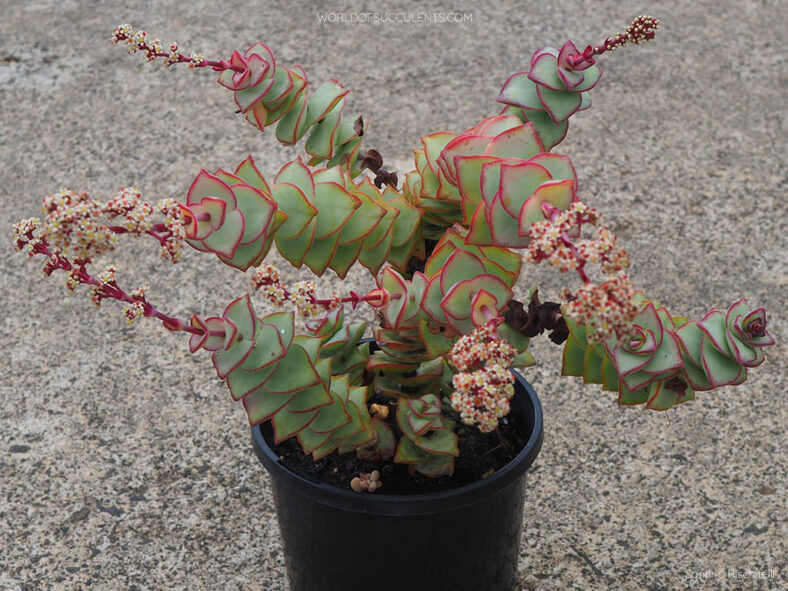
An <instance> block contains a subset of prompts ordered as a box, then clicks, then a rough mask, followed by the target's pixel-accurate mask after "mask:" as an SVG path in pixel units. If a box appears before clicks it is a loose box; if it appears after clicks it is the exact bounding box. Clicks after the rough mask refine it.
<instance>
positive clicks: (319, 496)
mask: <svg viewBox="0 0 788 591" xmlns="http://www.w3.org/2000/svg"><path fill="white" fill-rule="evenodd" d="M512 373H514V375H515V380H516V381H515V396H514V397H513V398H512V400H511V404H512V411H515V410H517V411H519V412H522V413H525V415H526V419H527V422H530V423H532V424H533V428H532V429H531V433H530V435H529V437H528V440H527V442H526V444H525V446H523V449H522V450H520V453H518V454H517V456H516V457H515V458H514V459H513V460H512V461H510V462H509V463H508V464H506V465H505V466H504V467H503V468H501V469H500V470H498V471H496V472H495V473H494V474H493V475H491V476H489V477H488V478H485V479H483V480H478V481H476V482H473V483H471V484H467V485H464V486H461V487H457V488H452V489H448V490H445V491H441V492H437V493H422V494H411V495H394V494H385V493H382V494H381V493H374V494H359V493H357V492H353V491H351V490H347V489H343V488H338V487H335V486H333V485H329V484H325V483H321V482H316V481H313V480H309V479H307V478H304V477H303V476H300V475H299V474H296V473H295V472H293V471H291V470H290V469H289V468H288V467H287V466H285V465H284V464H283V463H282V462H281V461H280V460H279V458H278V457H277V455H276V454H275V453H274V452H273V450H272V449H271V448H270V447H269V446H268V443H267V442H266V441H265V438H264V437H263V432H262V429H261V427H262V424H259V425H256V426H254V427H252V445H253V447H254V451H255V453H256V454H257V457H258V458H259V459H260V462H261V463H262V464H263V466H264V467H265V468H266V470H268V472H269V473H270V475H271V477H272V478H276V479H280V480H281V481H283V482H284V483H286V484H287V486H288V487H289V488H290V490H291V491H292V492H295V493H300V494H302V495H305V496H308V497H312V498H313V499H315V500H316V501H318V502H320V503H323V504H326V505H331V506H333V507H336V508H339V509H345V510H349V511H354V512H361V513H373V514H385V515H419V514H424V513H435V512H440V511H451V510H455V509H459V508H461V507H464V506H466V505H470V504H473V503H475V502H477V501H479V500H480V499H482V498H486V497H489V496H491V495H493V494H495V493H497V492H499V491H500V490H503V489H504V488H506V487H508V486H509V485H511V484H513V483H514V482H515V481H516V480H518V479H519V478H520V477H522V476H523V475H524V474H525V472H526V471H527V470H528V468H530V466H531V464H533V462H534V460H535V459H536V456H537V455H538V454H539V450H540V449H541V448H542V440H543V437H544V424H543V417H542V405H541V404H540V403H539V398H538V397H537V396H536V392H535V391H534V389H533V387H532V386H531V384H529V383H528V382H527V381H526V379H525V378H524V377H523V376H521V375H520V374H519V373H517V372H512ZM518 386H519V388H518ZM517 390H522V394H520V393H519V392H517Z"/></svg>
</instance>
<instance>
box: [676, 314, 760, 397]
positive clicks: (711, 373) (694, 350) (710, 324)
mask: <svg viewBox="0 0 788 591" xmlns="http://www.w3.org/2000/svg"><path fill="white" fill-rule="evenodd" d="M676 332H677V334H678V336H679V338H680V340H681V344H682V348H683V351H684V359H685V365H686V374H687V378H688V381H689V382H690V384H691V385H692V387H693V388H695V389H696V390H710V389H712V388H717V387H719V386H725V385H729V384H732V385H735V384H740V383H742V382H743V381H744V380H745V379H747V368H748V367H756V366H758V365H760V364H761V363H763V360H764V354H763V350H762V348H763V347H765V346H768V345H773V344H774V339H773V338H772V337H771V335H770V334H769V332H768V330H767V329H766V312H765V311H764V309H763V308H758V309H756V310H753V309H752V308H751V307H750V305H749V304H748V303H747V301H746V300H744V299H741V300H739V301H737V302H736V303H734V304H733V305H731V306H730V308H728V310H727V311H723V310H719V309H717V308H714V309H712V310H711V311H710V312H709V313H708V314H706V316H705V317H704V318H703V319H702V320H699V321H690V322H687V323H685V324H683V325H682V326H681V327H679V329H678V330H677V331H676Z"/></svg>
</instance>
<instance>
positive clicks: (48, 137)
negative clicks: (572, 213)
mask: <svg viewBox="0 0 788 591" xmlns="http://www.w3.org/2000/svg"><path fill="white" fill-rule="evenodd" d="M132 4H134V3H132V2H118V1H116V0H107V1H103V2H92V1H91V2H88V1H87V0H57V1H55V0H36V1H33V0H31V1H22V0H0V122H1V124H0V163H2V166H0V200H1V201H0V203H1V204H2V211H3V217H4V220H5V221H4V224H3V235H4V236H5V237H4V238H3V239H2V240H1V241H0V261H1V262H0V264H2V272H1V274H0V277H2V290H3V295H2V298H1V299H0V350H3V351H4V352H5V359H6V361H5V363H4V364H3V366H2V370H0V371H2V380H0V548H2V551H0V589H9V590H15V591H16V590H30V591H32V590H46V589H55V590H60V589H63V590H65V589H69V590H71V589H96V590H115V589H118V590H121V589H123V590H131V589H139V590H142V589H145V590H158V589H209V590H222V591H223V590H227V589H238V590H247V589H250V590H251V589H265V590H266V591H285V590H286V589H287V583H286V576H285V572H284V566H283V556H282V550H281V547H280V545H279V541H278V531H277V525H276V519H275V515H274V513H273V506H272V498H271V492H270V483H269V481H268V477H267V475H266V474H265V472H264V470H263V469H262V468H261V466H260V465H259V463H258V461H257V459H256V458H255V457H254V455H253V453H252V450H251V446H250V442H249V433H248V428H247V427H246V423H245V413H244V411H243V409H242V407H241V406H240V405H238V404H235V403H233V402H232V401H231V399H230V397H229V396H228V393H227V391H226V390H225V388H224V387H223V385H222V384H221V382H220V381H219V380H218V379H217V378H216V377H215V373H214V371H213V369H212V367H211V365H210V362H209V360H208V358H207V355H205V354H203V353H200V354H197V355H193V356H192V355H190V354H189V352H188V348H187V345H186V339H184V338H182V336H181V335H175V334H171V333H168V332H167V331H164V330H162V329H161V327H160V326H158V325H157V324H155V323H153V322H147V323H142V324H140V325H138V326H135V327H127V326H126V324H125V322H124V321H123V319H122V318H121V316H120V312H119V310H118V308H117V307H116V306H113V305H111V304H109V305H106V306H105V308H106V309H102V310H101V311H99V312H96V311H95V310H94V309H93V306H92V304H91V303H90V302H89V301H88V298H87V297H85V296H84V295H80V296H77V297H74V298H67V297H65V296H64V295H63V291H62V283H61V282H62V278H54V277H53V278H49V279H44V278H43V276H42V275H41V273H40V271H39V268H40V263H39V262H35V261H30V260H27V258H26V257H25V256H24V255H23V254H20V253H15V252H13V250H12V248H11V247H10V237H11V224H12V223H13V222H15V221H16V220H18V219H21V218H23V217H28V216H30V215H33V214H37V212H38V208H39V203H40V199H41V198H42V197H43V196H44V195H46V194H47V193H50V192H52V191H54V190H56V189H58V188H59V187H61V186H68V187H71V188H74V189H78V190H85V191H88V192H90V193H91V195H92V196H95V197H102V198H108V197H110V196H111V195H112V194H113V193H114V192H115V191H116V190H117V188H118V187H120V186H122V185H136V186H138V187H139V188H140V189H141V190H142V192H143V195H144V196H146V197H147V198H148V199H149V200H150V201H156V200H157V199H158V198H160V197H163V196H168V195H170V196H173V197H175V198H180V199H183V198H184V195H185V191H186V189H187V188H188V186H189V183H190V182H191V180H192V179H193V177H194V176H195V175H196V173H197V172H198V171H199V169H200V168H202V167H205V168H207V169H210V170H214V169H216V168H219V167H225V168H230V167H233V166H235V165H236V164H237V163H238V162H240V161H241V160H242V159H243V158H245V157H246V156H247V155H248V154H252V155H253V156H254V157H255V159H256V160H257V162H258V163H259V165H260V167H261V169H262V170H263V171H264V172H265V173H267V174H269V175H271V174H273V173H274V172H275V171H276V170H278V168H279V167H280V166H281V164H282V163H284V162H285V161H286V160H289V159H291V158H294V157H295V155H296V154H298V153H299V150H298V149H297V148H284V147H281V146H279V145H277V144H276V142H275V140H274V138H273V134H272V133H266V134H264V135H262V136H261V135H260V134H259V133H257V132H255V131H254V129H253V128H251V126H249V125H248V124H246V123H244V122H243V121H242V119H241V118H240V117H239V116H235V115H233V109H234V105H233V103H232V99H231V96H230V94H229V93H228V92H227V91H226V90H224V89H223V88H221V87H220V86H218V85H216V84H214V83H213V75H212V74H211V73H209V72H189V71H187V70H186V69H185V68H172V69H171V70H165V69H163V68H160V67H159V66H157V65H151V64H146V63H144V62H143V60H142V58H141V56H139V55H136V56H127V55H126V54H125V52H124V51H123V50H122V49H119V48H113V47H111V46H110V44H109V37H110V34H111V31H112V29H113V28H114V27H115V26H116V25H117V24H119V23H122V22H130V23H132V24H133V25H134V26H136V27H142V28H145V29H146V30H148V31H149V32H150V33H151V34H154V35H157V36H159V37H160V38H161V39H162V40H163V41H167V42H168V41H170V40H173V39H177V40H178V41H179V42H180V44H181V47H182V48H185V49H186V51H190V50H192V49H193V50H195V51H199V52H201V53H203V54H204V55H205V56H207V57H214V58H216V59H219V58H223V57H227V56H229V55H230V53H231V51H232V50H233V49H236V48H238V49H244V48H245V47H247V46H248V45H250V44H251V43H253V42H254V41H256V40H258V39H262V40H263V41H265V43H267V44H268V45H270V47H271V48H272V49H273V50H274V52H275V53H276V55H277V57H278V58H279V59H280V60H281V61H282V62H283V63H286V64H290V65H293V64H296V63H300V64H302V65H303V66H304V67H305V68H306V70H307V71H308V72H309V74H310V77H311V79H312V80H314V81H322V80H325V79H327V78H331V77H336V78H338V79H340V80H341V81H343V82H344V83H345V85H346V86H348V87H349V88H351V89H353V93H352V95H351V100H350V104H349V109H350V112H361V113H365V114H366V115H368V116H369V119H370V121H371V126H370V127H369V132H368V134H367V137H366V138H365V139H366V142H365V145H366V146H367V147H370V148H372V147H374V148H376V149H378V150H380V151H381V153H382V154H383V155H384V158H385V160H386V162H388V163H393V165H394V166H395V167H396V168H397V169H398V170H400V171H401V172H404V171H405V170H407V167H409V166H410V164H411V163H410V154H411V150H412V149H413V148H415V147H418V145H419V137H420V135H422V134H425V133H428V132H432V131H437V130H443V129H446V130H451V131H461V130H463V129H465V128H468V127H470V126H471V125H474V124H475V123H476V122H477V121H478V120H479V119H481V118H482V117H484V116H487V115H490V114H494V113H495V112H496V111H497V108H498V106H497V104H496V102H495V97H496V96H497V93H498V91H499V89H500V87H501V85H502V83H503V82H504V80H506V78H507V76H508V75H509V74H510V73H512V72H515V71H518V70H521V69H525V68H526V67H527V64H528V58H529V57H530V55H531V53H532V52H533V51H534V50H535V49H537V48H539V47H542V46H544V45H547V44H553V45H556V44H561V43H562V42H563V41H564V40H566V39H567V38H571V39H573V40H574V41H575V42H576V43H577V44H578V45H581V46H585V45H586V44H587V43H599V42H601V41H602V40H603V39H604V38H605V37H606V36H607V35H609V34H612V33H614V32H615V31H617V30H622V29H623V28H624V27H625V26H626V23H627V22H629V19H631V18H632V17H633V16H635V15H637V14H639V13H640V12H641V11H643V10H644V8H643V3H641V2H634V1H630V0H616V1H613V0H597V1H595V2H593V3H590V2H582V1H578V0H552V1H549V2H530V1H528V2H525V1H524V2H514V1H508V2H502V3H496V4H494V5H493V3H486V4H483V3H476V6H475V7H469V8H465V9H464V12H465V14H470V15H472V17H471V20H470V22H464V23H442V24H426V23H413V22H410V23H391V24H379V23H378V24H374V23H358V22H355V23H337V22H334V23H320V22H319V18H318V15H328V14H329V13H343V14H344V15H346V18H347V19H350V18H352V17H351V16H350V15H351V13H357V14H358V13H366V12H368V11H381V10H383V11H385V12H393V13H400V14H405V13H412V12H414V11H419V10H423V8H422V6H423V5H421V4H417V3H406V2H388V3H386V6H385V9H384V8H382V6H381V5H380V4H376V3H366V4H365V3H352V2H345V3H325V4H323V3H303V2H277V3H268V2H253V1H248V0H246V1H243V0H229V1H223V2H209V1H206V0H192V1H190V2H162V1H159V0H151V1H147V2H139V3H136V4H138V6H136V7H132V6H131V5H132ZM653 4H654V6H653V7H652V8H648V10H651V11H653V12H654V14H655V16H658V17H659V18H660V19H661V20H662V27H661V29H660V31H659V32H658V35H657V37H658V39H657V41H655V42H654V43H652V44H649V45H647V46H643V47H638V48H625V49H623V50H620V51H619V52H616V53H615V54H614V55H612V56H605V57H604V59H602V60H601V63H602V65H603V68H605V70H606V73H605V75H604V77H603V78H602V81H601V82H600V84H599V86H598V87H597V89H595V90H594V91H593V92H592V96H593V100H594V106H593V108H592V109H591V110H589V111H586V112H584V113H581V114H579V115H577V116H575V117H573V119H572V122H571V125H570V131H569V137H568V139H567V140H566V141H565V142H564V143H563V144H562V145H560V146H559V147H558V148H557V150H556V151H557V152H559V153H565V154H568V155H570V156H571V157H572V158H573V161H574V164H575V166H576V168H577V171H578V174H579V177H580V195H581V198H582V199H583V200H585V201H587V202H589V203H590V204H592V205H594V206H596V207H598V208H600V209H601V210H602V211H603V212H605V214H606V216H607V219H608V221H609V222H610V224H611V225H612V227H613V229H614V230H615V231H616V232H617V233H618V234H619V236H620V238H621V239H622V240H623V241H624V243H625V245H626V246H627V248H628V250H629V251H630V253H631V254H632V258H633V270H632V276H633V278H634V280H635V281H636V282H637V283H638V284H639V285H641V286H643V287H644V288H645V289H646V291H647V293H648V294H650V295H651V296H652V297H656V298H659V299H660V300H662V301H663V302H664V303H665V304H666V305H667V306H668V307H669V309H671V310H672V311H673V312H674V313H676V314H682V313H683V314H689V315H690V316H692V317H698V316H700V315H702V314H703V313H704V311H705V310H706V309H707V308H708V307H710V306H712V305H717V306H726V307H727V306H728V305H729V304H730V303H732V302H733V301H735V300H736V299H738V298H739V297H741V296H745V297H747V298H748V299H749V300H750V301H751V302H753V303H757V304H758V305H763V306H765V307H766V308H767V309H768V311H769V320H770V330H771V332H772V334H773V336H774V337H775V338H776V339H778V344H777V345H776V346H774V347H772V348H771V349H770V350H769V352H768V354H767V355H768V359H767V362H766V363H765V364H764V365H763V366H762V367H760V368H758V369H757V370H755V371H753V372H752V374H751V376H752V377H751V378H750V380H749V381H748V382H747V383H746V384H744V385H742V386H740V387H737V388H723V389H721V390H719V391H715V392H712V393H701V394H699V395H698V397H697V399H696V401H695V402H692V403H689V404H686V405H683V406H682V407H680V408H677V409H675V410H674V411H672V412H671V413H670V421H668V419H667V418H666V417H665V415H664V414H663V413H653V412H643V411H642V410H639V409H634V410H633V409H625V408H618V407H617V406H616V403H615V397H614V396H613V395H611V394H607V393H601V392H600V391H599V390H598V389H597V388H596V387H587V388H583V387H581V384H580V383H578V381H577V380H575V379H562V378H560V377H559V376H558V374H559V367H558V361H559V350H558V348H556V347H553V346H551V345H550V344H549V343H544V342H539V343H536V344H535V345H534V350H535V352H536V354H537V357H538V358H539V359H540V362H541V363H540V365H539V366H538V367H536V368H533V369H531V370H529V371H528V372H527V374H526V376H527V378H528V379H529V380H530V381H531V382H532V383H533V384H534V385H535V386H536V388H537V391H538V392H539V393H540V396H541V399H542V403H543V405H544V410H545V417H546V418H545V421H546V433H545V442H544V448H543V449H542V452H541V455H540V456H539V458H538V460H537V463H536V468H535V469H534V471H533V472H532V473H531V475H530V476H529V482H528V499H527V504H526V509H525V514H524V516H523V522H524V525H525V528H524V530H523V537H522V545H521V546H522V548H521V554H520V562H519V570H520V572H521V573H522V576H521V585H522V586H521V588H522V589H524V590H526V589H527V590H539V591H542V590H551V589H594V590H595V589H617V590H633V591H634V590H637V591H641V590H644V589H648V590H652V591H657V590H663V589H664V590H674V589H731V590H734V589H736V590H738V589H763V590H765V589H775V590H776V589H786V588H788V562H787V560H788V559H787V558H786V557H788V542H786V540H788V521H786V514H787V509H788V502H787V499H788V442H787V440H786V424H788V405H786V402H785V400H786V390H787V389H788V381H787V380H786V371H785V362H786V359H788V355H786V353H787V352H788V348H787V347H786V342H788V321H787V320H786V318H788V305H786V303H785V300H786V297H785V296H786V289H788V266H787V260H788V259H787V257H786V253H788V223H787V222H786V219H788V216H787V215H786V214H788V211H787V210H786V205H785V204H786V179H787V177H786V160H785V154H786V119H785V113H786V99H785V89H786V82H787V80H786V62H785V56H786V51H785V47H784V43H785V41H786V38H785V31H786V28H787V27H788V5H786V3H785V2H784V1H782V0H731V1H728V2H711V1H708V0H694V1H691V2H690V1H683V2H682V1H666V2H659V3H653ZM430 10H434V11H435V12H441V13H446V12H447V11H450V8H449V3H447V2H434V3H431V4H430ZM330 18H333V19H334V20H337V17H330ZM355 18H357V19H358V18H359V17H355ZM362 18H363V17H362ZM112 260H113V261H115V262H117V264H118V266H119V273H120V278H121V281H122V283H123V284H124V285H127V286H134V285H137V284H138V283H139V282H141V281H143V280H144V281H145V282H146V283H148V284H149V285H150V298H151V300H152V301H154V302H156V303H159V304H160V305H161V307H162V308H164V309H165V310H167V311H169V312H170V313H172V314H175V315H178V316H180V317H188V316H189V315H190V314H191V313H193V312H198V313H205V314H215V313H217V312H220V311H221V310H222V309H223V308H224V306H225V304H226V303H227V302H229V301H230V300H231V299H233V298H234V297H237V296H238V295H240V294H241V293H243V292H244V291H245V290H246V282H245V279H244V278H243V277H241V276H240V275H239V274H238V273H237V272H233V271H232V270H231V269H228V268H222V267H221V266H220V265H218V264H216V261H215V260H214V259H213V258H210V257H206V256H204V255H200V254H198V253H196V252H191V253H189V254H188V256H186V258H185V261H184V263H183V264H181V265H178V266H176V267H170V266H168V263H165V262H163V261H161V260H160V259H159V257H158V254H157V252H156V249H155V248H154V247H153V245H151V244H150V243H149V242H144V241H137V242H135V241H133V240H129V241H124V246H123V248H122V249H121V250H120V251H118V252H117V254H116V255H114V254H113V257H112ZM289 276H291V277H292V276H295V275H294V274H291V275H289ZM562 279H563V278H556V277H553V276H551V275H549V274H548V273H545V272H544V271H543V270H542V269H535V270H533V272H532V271H531V270H529V271H528V272H527V273H524V276H523V277H522V279H521V283H520V288H521V292H524V291H525V289H526V288H527V287H528V285H530V284H531V282H532V281H538V282H539V284H540V285H541V286H542V293H544V294H545V295H548V296H552V297H555V294H556V292H557V290H558V289H559V288H560V286H561V283H560V281H561V280H562ZM335 283H336V282H335V281H334V280H331V279H330V278H328V276H326V278H325V279H323V280H321V285H326V286H328V285H332V284H335ZM370 284H371V282H370V279H369V277H368V276H366V275H365V274H364V273H361V272H357V273H355V274H353V275H352V276H351V280H350V282H349V283H347V284H346V285H345V286H343V289H344V290H348V289H351V288H354V289H364V288H366V287H369V286H370ZM337 535H338V543H341V532H338V534H337ZM395 559H396V557H381V560H395ZM367 585H369V587H370V588H374V581H370V582H366V583H365V588H366V586H367ZM359 588H361V587H359ZM436 591H441V590H436Z"/></svg>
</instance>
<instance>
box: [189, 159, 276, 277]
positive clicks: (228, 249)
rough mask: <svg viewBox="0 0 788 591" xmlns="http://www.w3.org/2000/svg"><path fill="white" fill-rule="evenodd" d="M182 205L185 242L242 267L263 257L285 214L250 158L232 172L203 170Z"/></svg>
mask: <svg viewBox="0 0 788 591" xmlns="http://www.w3.org/2000/svg"><path fill="white" fill-rule="evenodd" d="M180 208H181V211H182V213H183V215H184V218H185V220H186V226H185V227H186V238H187V242H188V243H189V244H190V245H191V246H193V247H194V248H196V249H197V250H202V251H206V252H213V253H215V254H216V255H217V256H218V257H219V258H220V259H221V260H222V261H223V262H225V263H227V264H228V265H231V266H233V267H236V268H238V269H241V270H246V269H248V268H249V267H250V266H252V265H259V264H260V262H262V260H263V258H265V255H266V253H267V252H268V250H269V248H270V246H271V243H272V240H273V235H274V233H275V232H276V230H277V229H278V228H279V227H280V226H281V224H282V223H284V222H285V220H286V219H287V216H286V214H283V212H280V211H279V210H278V207H277V203H276V201H274V199H273V198H272V197H271V191H270V189H269V188H268V185H267V184H266V182H265V180H264V179H263V177H262V175H260V173H259V172H258V171H257V169H256V167H255V166H254V162H253V161H252V159H251V158H248V159H247V160H245V161H244V162H242V163H241V164H240V165H239V166H238V168H237V169H236V171H235V173H234V174H230V173H228V172H225V171H222V170H219V171H217V173H216V174H211V173H209V172H207V171H206V170H202V171H201V172H200V174H199V175H197V178H195V179H194V182H193V183H192V185H191V187H190V188H189V192H188V194H187V196H186V203H185V204H181V206H180Z"/></svg>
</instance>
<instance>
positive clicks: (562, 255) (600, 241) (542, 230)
mask: <svg viewBox="0 0 788 591" xmlns="http://www.w3.org/2000/svg"><path fill="white" fill-rule="evenodd" d="M601 219H602V216H601V214H600V213H599V212H598V211H597V210H596V209H594V208H592V207H589V206H588V205H586V204H585V203H582V202H577V203H573V204H572V205H571V206H570V207H569V209H568V210H566V211H560V212H557V213H555V215H553V216H552V217H551V219H546V220H544V221H541V222H534V223H533V224H531V228H530V234H529V236H530V239H531V240H530V242H529V243H528V250H527V251H526V252H525V254H524V256H523V258H524V259H525V260H526V261H528V262H533V263H537V264H538V263H540V262H542V261H547V262H548V264H550V265H552V266H554V267H558V269H559V270H561V271H564V272H566V271H570V270H572V269H577V268H579V267H582V266H584V265H585V263H596V264H599V265H600V266H601V267H602V269H603V271H604V272H605V273H608V274H612V273H616V272H618V271H620V270H622V269H625V268H627V267H628V266H629V255H628V254H627V252H626V251H625V250H624V249H623V248H621V247H620V246H619V245H618V238H617V237H616V235H615V234H613V232H611V231H610V230H609V229H608V228H607V227H605V226H601V225H599V223H600V221H601ZM584 224H589V225H591V226H595V227H596V236H595V237H594V238H581V231H582V227H583V225H584Z"/></svg>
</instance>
